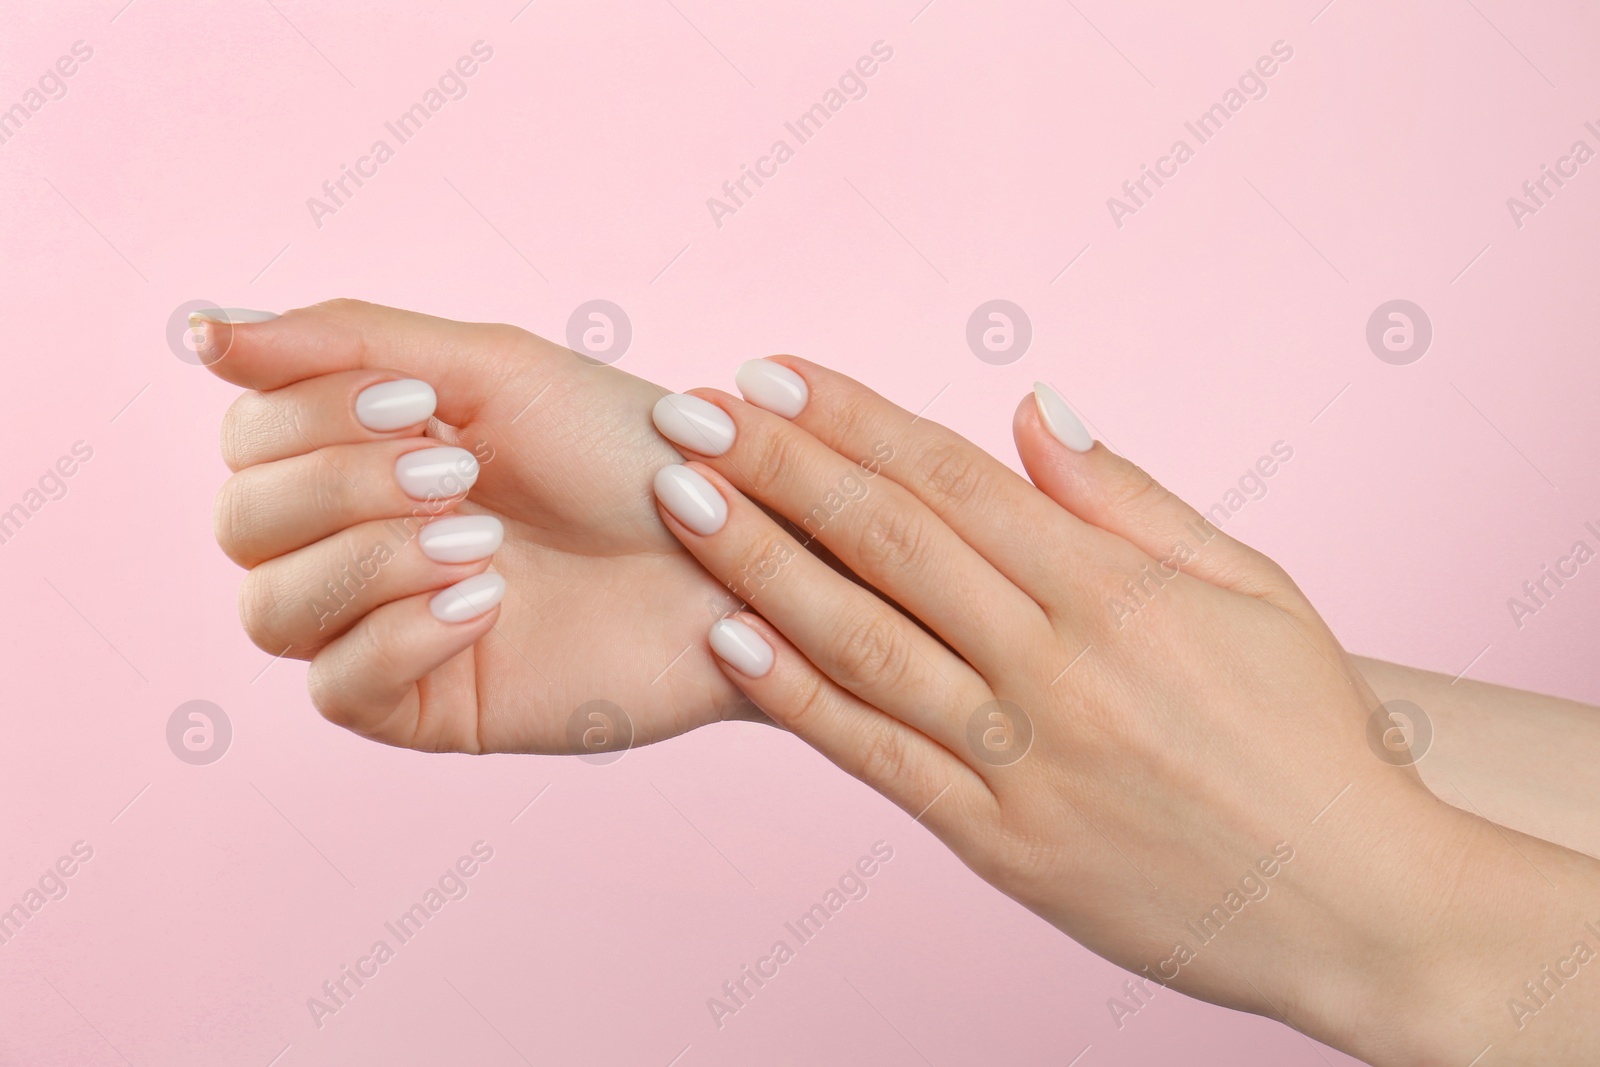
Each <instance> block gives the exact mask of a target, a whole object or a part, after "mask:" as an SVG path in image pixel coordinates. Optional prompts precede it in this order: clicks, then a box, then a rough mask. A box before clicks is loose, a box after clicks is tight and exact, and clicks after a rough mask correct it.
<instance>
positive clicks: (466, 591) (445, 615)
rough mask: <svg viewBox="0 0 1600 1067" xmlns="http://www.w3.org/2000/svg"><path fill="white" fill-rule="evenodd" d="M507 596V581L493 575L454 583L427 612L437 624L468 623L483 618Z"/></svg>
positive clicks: (488, 573) (434, 599)
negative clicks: (429, 612) (437, 621)
mask: <svg viewBox="0 0 1600 1067" xmlns="http://www.w3.org/2000/svg"><path fill="white" fill-rule="evenodd" d="M505 595H506V580H505V579H504V578H502V577H501V576H500V575H498V574H496V573H494V572H493V571H486V572H484V573H483V574H475V575H473V576H472V577H471V578H468V579H466V580H465V581H461V582H457V583H456V584H455V585H452V586H451V587H450V588H449V589H446V590H445V591H444V592H442V593H437V594H435V595H434V598H433V599H432V600H430V601H428V610H429V611H431V612H433V617H434V618H436V619H438V620H439V621H440V622H468V621H470V620H472V619H477V618H482V617H483V616H484V615H486V614H488V612H489V609H490V608H492V607H494V606H495V605H496V604H498V603H500V598H501V597H503V596H505Z"/></svg>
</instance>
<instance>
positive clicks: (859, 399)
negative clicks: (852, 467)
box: [827, 378, 884, 443]
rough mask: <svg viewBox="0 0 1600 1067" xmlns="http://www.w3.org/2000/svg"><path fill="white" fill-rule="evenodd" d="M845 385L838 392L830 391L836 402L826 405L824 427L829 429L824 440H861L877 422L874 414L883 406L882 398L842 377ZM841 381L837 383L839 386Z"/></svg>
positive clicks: (863, 439) (864, 438) (866, 436)
mask: <svg viewBox="0 0 1600 1067" xmlns="http://www.w3.org/2000/svg"><path fill="white" fill-rule="evenodd" d="M843 382H848V383H849V386H848V387H845V388H844V389H843V390H842V395H839V393H840V392H841V390H831V392H834V393H835V395H836V399H834V401H833V402H832V403H831V404H829V406H828V412H827V425H828V426H829V433H828V438H829V440H830V441H834V442H840V443H842V442H848V441H865V440H867V439H868V437H869V436H870V435H871V431H872V428H873V426H874V425H875V424H876V422H877V413H878V412H879V411H881V410H882V408H881V407H880V405H882V404H883V403H884V400H883V398H882V397H880V396H878V395H877V394H876V393H873V392H871V391H870V390H868V389H867V388H866V387H865V386H863V385H860V384H859V383H856V382H851V381H850V379H848V378H845V379H843ZM843 382H841V383H839V384H841V385H842V384H843Z"/></svg>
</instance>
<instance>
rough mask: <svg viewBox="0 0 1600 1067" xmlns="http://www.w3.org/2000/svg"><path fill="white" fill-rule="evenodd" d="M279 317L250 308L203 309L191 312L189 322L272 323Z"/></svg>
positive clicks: (272, 313)
mask: <svg viewBox="0 0 1600 1067" xmlns="http://www.w3.org/2000/svg"><path fill="white" fill-rule="evenodd" d="M277 317H278V313H277V312H276V311H251V310H250V309H249V308H201V309H199V310H198V311H191V312H189V321H190V322H191V323H192V322H195V321H197V320H198V321H200V322H222V323H246V322H271V321H272V320H273V319H275V318H277Z"/></svg>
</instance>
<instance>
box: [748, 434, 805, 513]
mask: <svg viewBox="0 0 1600 1067" xmlns="http://www.w3.org/2000/svg"><path fill="white" fill-rule="evenodd" d="M795 441H796V439H795V436H794V434H793V433H791V432H785V431H784V430H783V429H780V430H778V431H775V432H765V433H761V434H759V435H758V436H757V439H756V441H755V444H754V448H753V449H752V456H751V459H750V463H749V465H748V467H747V469H748V471H749V473H748V475H747V477H748V478H749V480H750V488H751V490H752V491H753V492H754V493H755V495H757V496H761V497H765V496H767V495H768V493H769V492H770V491H771V490H772V489H774V488H775V487H776V486H777V485H778V484H779V483H780V481H781V480H782V479H783V478H785V477H786V476H788V475H789V473H790V472H791V471H792V470H793V469H794V468H795V466H796V465H797V463H798V460H799V454H798V453H799V450H798V447H797V446H796V443H795Z"/></svg>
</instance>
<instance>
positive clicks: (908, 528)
mask: <svg viewBox="0 0 1600 1067" xmlns="http://www.w3.org/2000/svg"><path fill="white" fill-rule="evenodd" d="M880 499H881V498H880ZM927 544H928V524H927V521H926V520H925V519H924V518H923V517H922V515H921V514H920V513H919V512H918V511H917V509H915V508H910V507H906V506H904V505H903V504H901V503H900V502H899V501H896V500H893V499H890V500H882V501H881V502H880V503H879V504H878V505H877V506H875V507H874V508H872V510H871V511H869V512H868V513H867V516H866V519H865V521H863V523H862V525H861V533H860V536H859V537H858V538H857V541H856V558H857V559H859V560H860V561H861V564H862V567H863V569H865V570H867V571H874V572H879V573H884V572H895V571H902V570H908V569H914V568H917V567H919V566H921V565H922V563H923V562H924V561H925V559H926V554H927Z"/></svg>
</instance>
